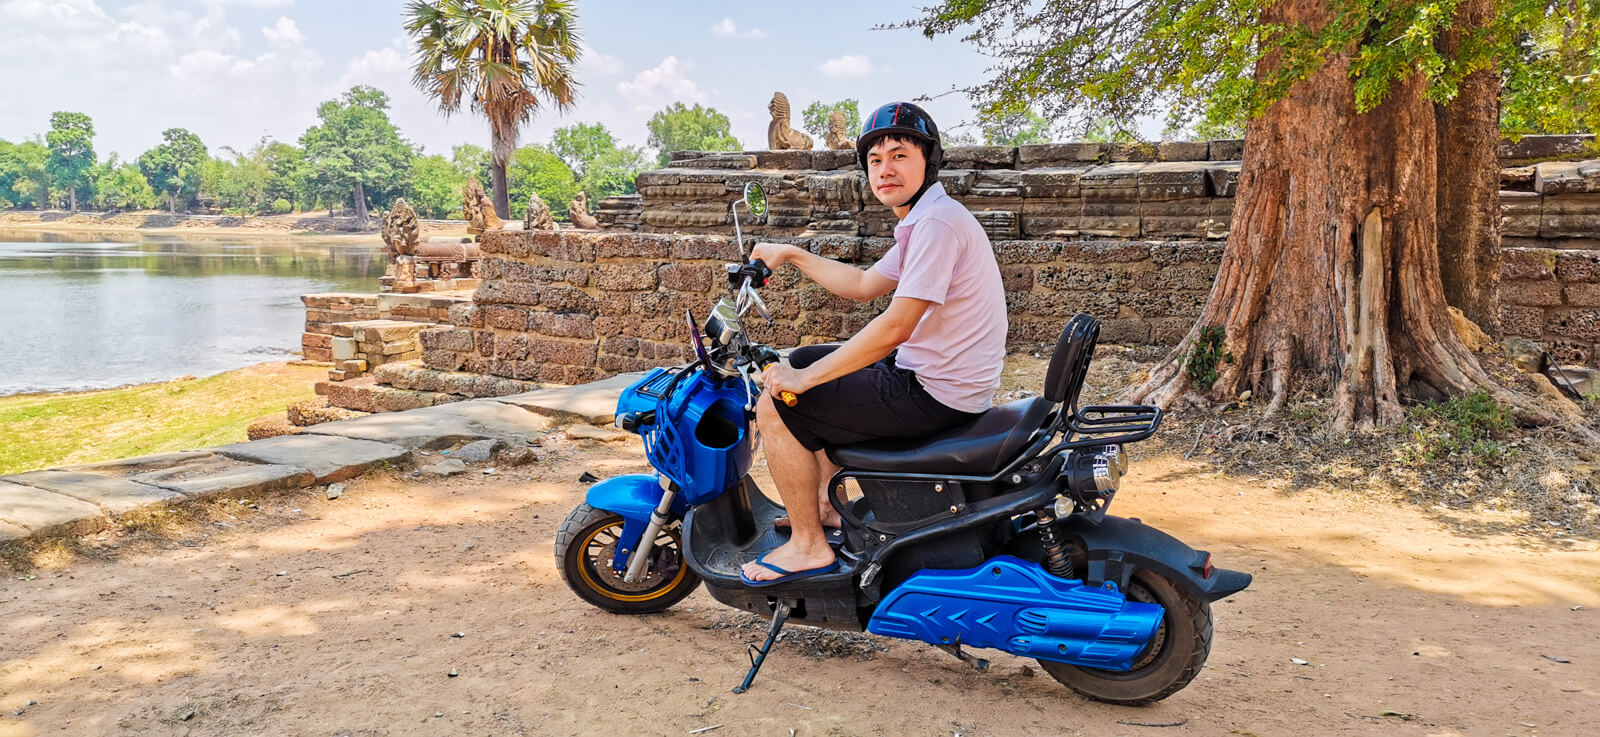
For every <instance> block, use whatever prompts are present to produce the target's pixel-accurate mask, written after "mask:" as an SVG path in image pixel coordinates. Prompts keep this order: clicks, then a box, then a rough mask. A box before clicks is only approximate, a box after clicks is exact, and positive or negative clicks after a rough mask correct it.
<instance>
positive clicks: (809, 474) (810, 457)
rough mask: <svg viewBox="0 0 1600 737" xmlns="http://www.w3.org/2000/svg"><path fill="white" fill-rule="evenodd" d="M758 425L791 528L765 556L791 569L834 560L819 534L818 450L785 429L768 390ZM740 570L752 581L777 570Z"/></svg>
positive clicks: (749, 565)
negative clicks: (807, 447) (813, 449)
mask: <svg viewBox="0 0 1600 737" xmlns="http://www.w3.org/2000/svg"><path fill="white" fill-rule="evenodd" d="M756 425H757V427H759V428H760V429H761V445H762V447H764V448H765V449H766V453H767V467H768V468H769V469H771V471H772V480H773V483H774V484H776V485H777V487H778V497H779V498H780V499H782V500H783V506H784V507H785V508H786V509H787V510H788V512H789V524H790V527H791V528H793V530H794V532H793V533H792V534H790V536H789V542H786V543H784V544H782V545H779V546H778V547H777V548H775V549H773V551H772V552H770V553H768V554H767V557H766V561H767V562H768V563H771V564H772V565H775V566H777V567H779V568H782V569H784V570H787V571H795V572H799V571H809V570H811V569H813V568H821V567H823V566H826V565H828V564H829V563H832V562H833V549H832V548H829V547H828V539H827V538H826V537H825V536H824V535H823V534H822V519H821V517H820V514H819V512H820V510H819V509H818V508H817V489H818V487H819V485H820V484H824V483H827V481H828V479H827V477H822V478H820V479H819V478H818V477H819V476H820V475H821V470H822V469H820V468H818V464H817V456H816V453H814V452H813V451H811V450H808V449H806V447H805V446H804V445H801V444H800V441H799V440H796V439H795V437H794V433H791V432H789V428H788V427H787V426H786V425H784V423H783V418H781V417H779V416H778V410H777V408H776V407H774V406H773V404H772V397H771V396H770V395H768V394H765V393H763V394H762V395H761V399H760V400H759V401H758V402H757V403H756ZM744 575H745V577H746V578H749V579H751V580H754V581H770V580H772V579H775V578H779V577H780V575H781V574H778V573H776V572H774V571H772V570H769V569H767V568H764V567H762V566H759V565H756V564H755V563H754V562H751V563H746V564H745V565H744Z"/></svg>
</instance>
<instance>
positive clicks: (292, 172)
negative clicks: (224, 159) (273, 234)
mask: <svg viewBox="0 0 1600 737" xmlns="http://www.w3.org/2000/svg"><path fill="white" fill-rule="evenodd" d="M250 155H251V157H252V158H255V159H257V160H259V161H260V162H261V165H262V166H264V167H266V170H267V175H266V179H265V181H263V182H262V186H261V195H262V197H264V198H266V199H269V200H272V209H273V211H274V212H276V211H277V209H278V206H277V205H278V200H286V201H288V202H289V211H292V210H294V203H295V201H297V200H302V199H304V198H303V197H300V191H299V185H300V167H301V166H302V165H303V162H304V160H305V152H303V151H301V150H300V149H299V148H297V147H296V146H294V145H293V144H289V143H284V142H282V141H274V140H271V139H269V138H263V139H261V143H259V144H256V147H255V149H254V150H252V151H251V152H250Z"/></svg>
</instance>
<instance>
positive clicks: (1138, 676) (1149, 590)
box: [1038, 569, 1212, 706]
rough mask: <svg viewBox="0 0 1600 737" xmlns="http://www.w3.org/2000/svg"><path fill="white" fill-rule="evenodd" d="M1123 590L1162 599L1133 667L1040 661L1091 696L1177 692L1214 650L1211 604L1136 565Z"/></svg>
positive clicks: (1145, 699) (1150, 698) (1144, 698)
mask: <svg viewBox="0 0 1600 737" xmlns="http://www.w3.org/2000/svg"><path fill="white" fill-rule="evenodd" d="M1124 593H1125V594H1126V595H1127V597H1128V598H1129V599H1131V600H1133V601H1142V602H1145V603H1149V604H1160V605H1161V608H1162V610H1163V614H1162V617H1161V624H1160V625H1158V626H1157V627H1156V632H1155V635H1153V636H1152V637H1151V638H1150V647H1148V648H1146V649H1145V651H1144V652H1142V653H1140V654H1139V656H1138V657H1136V658H1134V661H1133V669H1132V670H1129V671H1113V670H1102V669H1099V668H1084V667H1079V666H1075V665H1067V664H1066V663H1057V662H1053V661H1046V660H1040V661H1038V662H1039V666H1040V667H1041V668H1044V671H1045V672H1046V673H1049V674H1050V676H1051V677H1052V678H1054V679H1056V680H1057V681H1060V682H1061V683H1063V684H1066V686H1067V688H1070V689H1072V690H1074V691H1077V692H1078V693H1080V694H1083V695H1084V696H1088V697H1089V698H1091V699H1094V700H1096V701H1104V702H1107V703H1111V704H1121V705H1123V706H1142V705H1144V704H1150V703H1154V702H1156V701H1160V700H1162V699H1164V698H1166V697H1168V696H1171V695H1173V694H1175V693H1177V692H1178V691H1180V690H1182V689H1183V687H1184V686H1187V685H1189V682H1190V681H1192V680H1194V677H1195V676H1196V675H1199V673H1200V668H1201V667H1202V666H1204V665H1205V663H1206V657H1207V656H1208V655H1210V654H1211V625H1212V623H1211V605H1210V604H1209V603H1207V602H1204V601H1201V600H1199V599H1196V598H1194V596H1193V595H1191V594H1189V593H1188V592H1187V591H1184V590H1182V589H1180V588H1178V587H1177V586H1176V585H1174V584H1173V583H1172V581H1170V580H1168V579H1167V578H1166V577H1165V576H1162V575H1160V574H1157V573H1153V572H1151V571H1147V570H1144V569H1140V570H1137V571H1134V574H1133V578H1132V580H1130V581H1129V582H1128V589H1127V591H1125V592H1124Z"/></svg>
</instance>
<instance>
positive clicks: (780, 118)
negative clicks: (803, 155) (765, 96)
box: [767, 92, 811, 151]
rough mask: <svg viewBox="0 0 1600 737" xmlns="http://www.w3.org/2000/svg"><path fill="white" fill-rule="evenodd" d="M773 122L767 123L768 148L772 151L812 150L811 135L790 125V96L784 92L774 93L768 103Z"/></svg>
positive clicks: (768, 110)
mask: <svg viewBox="0 0 1600 737" xmlns="http://www.w3.org/2000/svg"><path fill="white" fill-rule="evenodd" d="M767 112H770V113H772V122H771V123H768V124H767V148H768V149H769V150H772V151H786V150H795V151H810V150H811V136H808V135H806V134H804V133H801V132H800V131H797V130H795V129H793V128H790V127H789V98H788V97H787V96H785V95H784V94H783V93H782V92H774V93H772V102H769V103H767Z"/></svg>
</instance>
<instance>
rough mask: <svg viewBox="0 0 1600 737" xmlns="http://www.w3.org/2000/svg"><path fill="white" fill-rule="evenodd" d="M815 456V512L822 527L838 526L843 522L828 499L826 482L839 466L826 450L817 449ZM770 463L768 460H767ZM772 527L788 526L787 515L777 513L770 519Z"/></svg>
mask: <svg viewBox="0 0 1600 737" xmlns="http://www.w3.org/2000/svg"><path fill="white" fill-rule="evenodd" d="M816 456H817V514H818V515H820V517H821V519H822V526H823V527H838V526H839V525H842V524H844V520H841V519H840V518H839V512H838V510H836V509H834V508H833V502H830V501H828V482H830V481H832V480H833V475H834V474H836V473H838V472H839V466H838V465H836V464H834V462H833V459H832V458H829V457H828V451H826V450H819V451H817V452H816ZM769 465H770V461H769ZM772 526H773V527H788V526H789V516H788V515H786V514H785V515H779V516H777V517H774V518H773V519H772Z"/></svg>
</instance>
